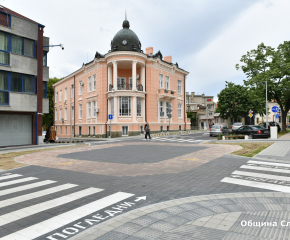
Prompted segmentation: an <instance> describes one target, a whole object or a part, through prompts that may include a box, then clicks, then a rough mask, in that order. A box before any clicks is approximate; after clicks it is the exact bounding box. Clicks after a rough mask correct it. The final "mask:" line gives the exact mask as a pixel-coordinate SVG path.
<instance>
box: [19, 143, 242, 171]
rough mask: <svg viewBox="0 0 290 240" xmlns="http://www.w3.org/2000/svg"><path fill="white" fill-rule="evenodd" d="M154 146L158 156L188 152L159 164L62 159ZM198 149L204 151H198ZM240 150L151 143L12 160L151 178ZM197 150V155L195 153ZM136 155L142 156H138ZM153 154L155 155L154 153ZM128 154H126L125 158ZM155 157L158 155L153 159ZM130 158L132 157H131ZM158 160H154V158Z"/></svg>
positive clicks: (108, 145) (236, 147)
mask: <svg viewBox="0 0 290 240" xmlns="http://www.w3.org/2000/svg"><path fill="white" fill-rule="evenodd" d="M144 145H147V146H156V145H160V153H159V154H166V153H164V152H162V146H172V147H176V146H180V147H189V148H191V149H192V152H190V153H187V154H184V155H181V156H178V157H174V158H168V159H166V160H163V161H160V162H151V163H136V164H125V163H122V159H120V163H112V162H102V159H98V158H97V157H98V154H97V151H96V160H97V161H88V160H76V159H69V158H67V157H65V158H64V157H63V158H62V157H60V155H62V156H64V155H65V154H77V153H83V154H84V155H86V154H87V152H89V151H92V150H102V149H105V148H109V149H111V150H112V152H113V151H118V148H120V147H125V146H131V147H132V148H139V149H140V152H141V150H142V146H144ZM198 148H204V149H202V150H199V149H198ZM240 148H241V147H240V146H236V145H209V144H198V145H195V146H193V145H192V144H184V143H182V144H181V143H180V144H178V143H152V142H141V143H140V142H135V143H132V142H130V143H128V142H123V143H113V144H106V145H94V146H89V147H79V148H70V149H62V150H54V151H48V152H40V153H33V154H27V155H22V156H19V157H17V158H16V161H17V162H20V163H25V164H29V165H36V166H42V167H49V168H57V169H63V170H70V171H77V172H85V173H93V174H100V175H109V176H143V175H154V174H168V173H179V172H183V171H188V170H191V169H194V168H197V167H199V166H201V165H203V164H205V163H207V162H210V161H212V160H214V159H217V158H220V157H222V156H224V155H226V154H229V153H231V152H233V151H237V150H239V149H240ZM196 150H197V151H196ZM140 154H146V152H144V153H142V152H141V153H140ZM156 154H157V153H156ZM129 156H130V152H128V157H129ZM156 156H158V155H156ZM131 157H132V156H131ZM156 158H158V157H156Z"/></svg>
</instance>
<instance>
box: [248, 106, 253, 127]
mask: <svg viewBox="0 0 290 240" xmlns="http://www.w3.org/2000/svg"><path fill="white" fill-rule="evenodd" d="M248 116H249V117H250V125H251V122H252V117H253V110H252V109H250V111H249V115H248Z"/></svg>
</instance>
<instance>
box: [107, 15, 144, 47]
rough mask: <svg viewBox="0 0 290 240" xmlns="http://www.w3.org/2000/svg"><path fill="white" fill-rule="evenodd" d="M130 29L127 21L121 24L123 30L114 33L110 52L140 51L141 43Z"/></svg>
mask: <svg viewBox="0 0 290 240" xmlns="http://www.w3.org/2000/svg"><path fill="white" fill-rule="evenodd" d="M129 28H130V23H129V21H128V20H127V19H125V20H124V22H123V29H121V30H120V31H119V32H117V33H116V35H115V36H114V38H113V40H112V41H111V52H114V51H135V52H143V51H142V50H141V42H140V41H139V38H138V36H137V35H136V33H134V32H133V31H132V30H131V29H129Z"/></svg>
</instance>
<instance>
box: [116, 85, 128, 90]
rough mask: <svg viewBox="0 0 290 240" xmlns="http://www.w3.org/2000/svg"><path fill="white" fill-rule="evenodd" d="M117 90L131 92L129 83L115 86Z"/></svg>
mask: <svg viewBox="0 0 290 240" xmlns="http://www.w3.org/2000/svg"><path fill="white" fill-rule="evenodd" d="M117 87H118V88H117V89H118V90H132V84H129V83H122V84H118V85H117Z"/></svg>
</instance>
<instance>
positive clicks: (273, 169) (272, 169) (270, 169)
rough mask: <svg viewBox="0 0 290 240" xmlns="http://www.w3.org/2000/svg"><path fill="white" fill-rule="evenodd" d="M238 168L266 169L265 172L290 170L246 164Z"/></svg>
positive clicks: (285, 171) (286, 171) (289, 171)
mask: <svg viewBox="0 0 290 240" xmlns="http://www.w3.org/2000/svg"><path fill="white" fill-rule="evenodd" d="M240 168H245V169H253V170H260V171H267V172H278V173H290V170H286V169H277V168H267V167H256V166H248V165H242V166H241V167H240Z"/></svg>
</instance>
